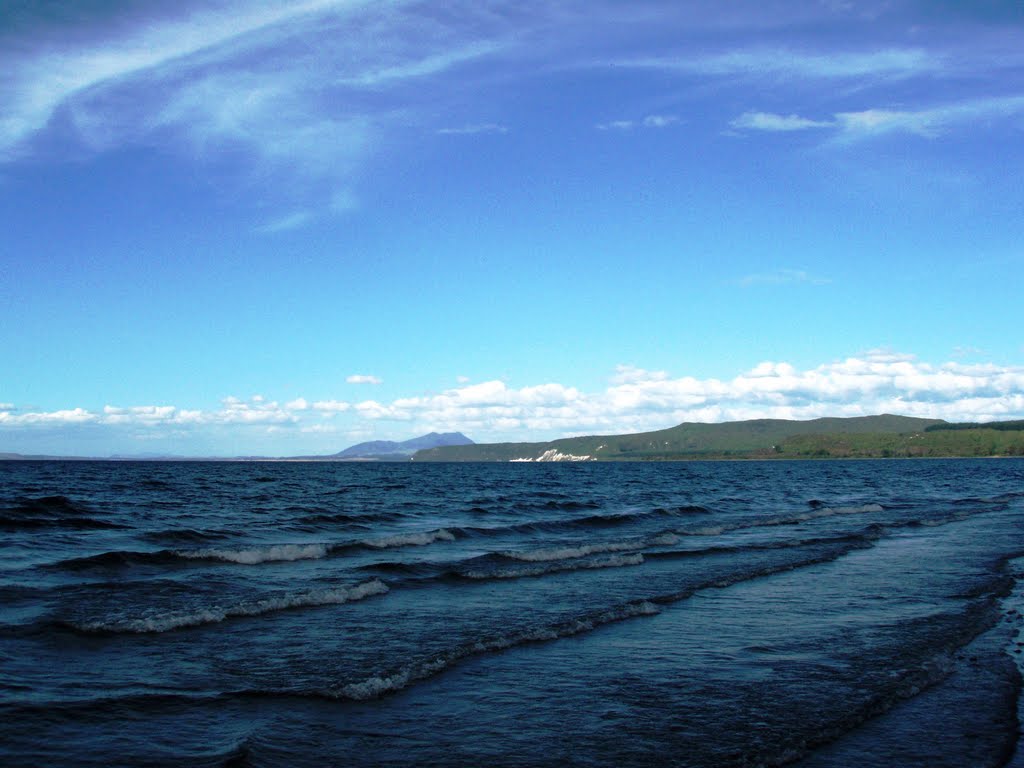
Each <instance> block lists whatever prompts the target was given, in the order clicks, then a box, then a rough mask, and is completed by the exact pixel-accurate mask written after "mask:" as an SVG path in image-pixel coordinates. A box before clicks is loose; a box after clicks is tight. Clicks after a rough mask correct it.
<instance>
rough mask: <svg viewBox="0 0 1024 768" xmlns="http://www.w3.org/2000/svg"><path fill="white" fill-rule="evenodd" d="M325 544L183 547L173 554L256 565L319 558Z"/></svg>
mask: <svg viewBox="0 0 1024 768" xmlns="http://www.w3.org/2000/svg"><path fill="white" fill-rule="evenodd" d="M327 551H328V548H327V545H326V544H273V545H270V546H266V547H250V548H247V549H185V550H178V551H176V552H175V553H174V554H176V555H178V556H179V557H187V558H189V559H190V560H223V561H224V562H227V563H240V564H241V565H257V564H259V563H269V562H278V561H290V560H319V559H320V558H321V557H326V556H327Z"/></svg>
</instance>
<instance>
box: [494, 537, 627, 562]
mask: <svg viewBox="0 0 1024 768" xmlns="http://www.w3.org/2000/svg"><path fill="white" fill-rule="evenodd" d="M643 546H644V543H643V542H642V541H605V542H601V543H598V544H578V545H576V546H572V547H547V548H545V549H533V550H528V551H526V552H515V551H509V552H502V553H501V554H502V555H504V556H505V557H510V558H512V559H513V560H524V561H526V562H528V563H547V562H551V561H553V560H572V559H574V558H578V557H586V556H587V555H596V554H600V553H602V552H626V551H629V550H631V549H642V548H643Z"/></svg>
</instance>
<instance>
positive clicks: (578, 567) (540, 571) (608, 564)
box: [463, 553, 644, 579]
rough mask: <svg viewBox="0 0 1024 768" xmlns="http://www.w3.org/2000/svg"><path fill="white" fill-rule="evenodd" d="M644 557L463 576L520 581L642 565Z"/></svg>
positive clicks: (525, 567)
mask: <svg viewBox="0 0 1024 768" xmlns="http://www.w3.org/2000/svg"><path fill="white" fill-rule="evenodd" d="M643 562H644V556H643V555H641V554H639V553H638V554H635V555H611V556H609V557H603V558H595V559H594V560H586V561H584V562H578V561H577V562H570V563H553V564H550V565H534V566H523V567H520V568H501V569H498V570H496V571H467V572H466V573H464V574H463V575H464V576H465V577H466V578H469V579H519V578H523V577H526V576H546V575H547V574H549V573H558V572H560V571H583V570H589V569H593V568H621V567H623V566H627V565H642V564H643Z"/></svg>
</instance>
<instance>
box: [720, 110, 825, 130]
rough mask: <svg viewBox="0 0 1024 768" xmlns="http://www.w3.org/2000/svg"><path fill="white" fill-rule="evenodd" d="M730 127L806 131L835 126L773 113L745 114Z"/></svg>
mask: <svg viewBox="0 0 1024 768" xmlns="http://www.w3.org/2000/svg"><path fill="white" fill-rule="evenodd" d="M730 125H731V126H732V127H733V128H740V129H745V130H753V131H804V130H807V129H809V128H829V127H832V126H834V125H835V123H833V122H830V121H822V120H811V119H809V118H806V117H800V116H799V115H776V114H772V113H771V112H744V113H743V114H742V115H740V116H739V117H737V118H736V119H735V120H733V121H732V122H731V123H730Z"/></svg>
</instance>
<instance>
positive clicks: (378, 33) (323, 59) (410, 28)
mask: <svg viewBox="0 0 1024 768" xmlns="http://www.w3.org/2000/svg"><path fill="white" fill-rule="evenodd" d="M414 6H415V4H410V3H407V2H402V1H401V0H392V1H390V2H375V3H374V2H368V1H367V0H266V2H254V1H253V0H226V2H220V3H216V4H213V5H210V4H206V5H205V6H204V5H203V4H196V3H178V4H170V5H165V6H163V7H155V6H153V5H152V4H150V7H149V8H147V9H138V10H133V9H121V10H120V11H118V12H116V13H113V14H109V15H108V16H107V18H105V20H104V23H103V24H102V25H101V24H98V23H97V24H93V25H90V24H89V23H88V22H83V21H82V19H81V18H76V19H74V20H72V21H69V22H68V27H67V28H61V27H60V24H61V23H62V22H61V20H60V16H61V14H60V13H55V14H52V15H51V16H52V19H51V20H49V21H48V22H46V23H45V24H44V23H43V22H41V21H40V22H38V23H37V26H35V27H34V28H29V27H25V28H24V29H22V30H21V34H20V35H19V36H18V37H17V38H14V37H13V36H12V35H8V36H4V34H3V31H2V30H0V105H2V106H0V162H3V161H5V160H13V159H16V158H19V157H25V156H31V154H32V153H33V152H34V151H38V150H40V149H41V147H42V146H43V145H42V144H40V143H36V142H35V140H36V139H37V138H40V137H44V136H45V134H46V133H47V131H48V130H49V129H51V128H57V127H58V126H59V128H60V129H61V130H65V131H66V132H65V134H64V138H65V139H68V138H70V139H71V141H65V143H64V144H63V145H62V146H64V147H66V148H67V149H66V150H65V151H72V152H74V151H78V150H80V149H82V148H84V149H86V150H88V151H93V152H104V151H107V150H111V149H117V148H121V147H124V146H138V145H142V146H159V147H160V149H161V151H172V152H178V153H180V154H184V155H186V156H188V157H190V158H192V159H194V160H196V161H197V162H199V163H202V164H216V166H217V170H218V174H219V176H220V178H222V179H230V180H231V181H232V182H233V183H238V184H240V185H241V186H242V187H243V188H245V189H246V190H248V189H250V188H251V187H253V186H256V187H258V188H259V189H260V191H261V195H260V197H261V198H264V204H265V206H266V208H267V209H268V210H271V211H272V213H271V214H270V215H268V216H267V217H266V221H265V223H264V224H263V225H262V226H260V227H257V231H259V232H263V233H275V232H284V231H288V230H291V229H295V228H297V227H301V226H305V225H307V224H309V223H310V222H311V221H312V220H314V219H315V218H317V217H318V216H321V215H324V214H328V213H339V212H341V213H344V212H346V211H349V210H351V209H352V208H354V207H355V196H354V194H353V191H352V190H351V186H352V185H353V183H354V182H355V180H356V179H358V178H359V174H358V171H359V170H360V169H361V167H362V165H363V164H364V163H365V161H366V160H367V159H368V158H369V156H370V154H371V153H372V152H373V151H374V149H375V148H376V147H377V146H378V143H379V139H380V138H381V137H382V136H384V135H386V134H388V133H389V132H390V131H393V130H401V129H404V128H406V127H407V126H408V125H410V124H411V123H415V122H416V121H417V120H425V119H428V118H426V117H424V116H425V115H427V114H428V113H432V111H433V110H435V109H436V100H434V101H431V100H430V97H429V96H428V95H426V92H425V91H424V88H429V87H431V85H432V84H433V83H434V82H435V81H439V80H440V79H441V78H443V77H445V76H446V74H447V73H448V72H450V71H452V70H454V69H455V68H458V67H462V66H466V65H470V64H472V63H473V62H475V61H478V60H481V59H484V58H486V57H489V56H492V55H493V54H495V53H497V52H499V51H501V50H502V49H503V47H505V46H506V45H509V44H510V43H508V42H507V41H506V38H507V35H506V32H507V29H508V23H509V22H508V20H507V19H505V18H504V16H503V14H501V13H496V14H491V13H488V12H484V11H482V10H481V11H476V10H473V9H467V10H466V12H465V13H464V14H451V15H447V16H445V15H441V14H425V13H423V12H422V9H418V8H416V7H414ZM69 31H70V32H71V33H72V34H69V33H68V32H69ZM413 83H416V84H418V87H419V91H410V90H409V88H408V86H409V84H413ZM383 91H388V92H392V91H401V92H400V93H398V94H397V96H396V97H395V98H390V97H389V98H381V97H380V93H381V92H383ZM396 105H397V106H396ZM424 105H429V109H427V108H426V107H425V106H424ZM431 119H432V118H431ZM477 128H478V129H480V130H502V129H503V127H501V126H496V125H495V126H477ZM75 139H77V143H74V140H75ZM47 146H48V147H49V149H50V150H51V151H52V148H53V146H56V145H55V144H49V145H47ZM339 190H342V191H340V192H339ZM274 208H279V209H282V210H283V212H282V213H278V214H276V215H275V214H274V213H273V209H274Z"/></svg>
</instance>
